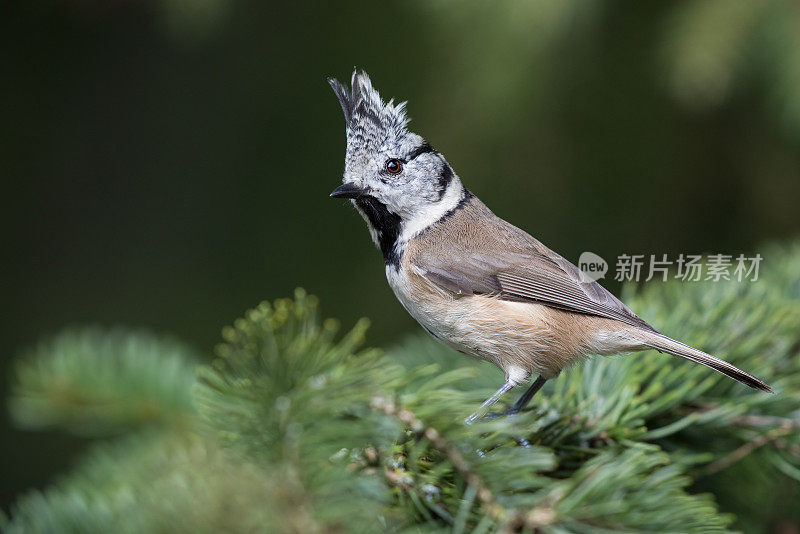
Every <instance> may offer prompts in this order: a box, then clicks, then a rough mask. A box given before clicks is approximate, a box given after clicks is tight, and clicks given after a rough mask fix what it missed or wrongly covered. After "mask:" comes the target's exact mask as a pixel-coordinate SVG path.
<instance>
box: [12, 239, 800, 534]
mask: <svg viewBox="0 0 800 534" xmlns="http://www.w3.org/2000/svg"><path fill="white" fill-rule="evenodd" d="M762 255H763V256H764V258H765V260H764V267H763V274H762V276H761V278H760V279H759V280H758V281H757V282H745V283H741V282H717V283H711V282H709V283H693V284H688V283H679V282H667V283H663V284H654V285H648V286H647V287H646V288H645V289H644V290H642V291H640V292H638V293H636V294H632V293H633V291H632V289H633V288H627V289H628V290H629V291H628V292H629V293H631V294H630V295H628V298H627V299H626V300H627V301H628V303H629V304H630V306H631V308H632V309H633V310H635V311H636V312H637V313H638V314H640V315H641V316H642V317H643V318H645V319H646V320H648V321H649V322H651V323H652V324H654V325H657V326H658V327H659V329H660V330H661V331H663V332H664V333H665V334H667V335H670V336H672V337H675V338H677V339H681V340H684V341H686V342H688V343H690V344H692V345H695V346H698V347H702V348H703V349H704V350H706V351H708V352H710V353H712V354H717V355H719V356H721V357H723V358H725V359H727V360H729V361H731V362H732V363H734V364H736V365H740V366H741V367H743V368H745V369H747V370H748V371H751V372H752V373H754V374H756V375H757V376H760V377H762V378H764V379H766V380H767V381H768V382H770V384H771V385H772V386H773V387H774V389H775V391H776V393H775V394H774V395H768V394H764V393H761V392H757V391H754V390H750V389H747V388H745V387H743V386H741V385H739V384H737V383H735V382H733V381H731V380H729V379H727V378H725V377H723V376H721V375H718V374H716V373H713V372H712V371H710V370H708V369H706V368H703V367H700V366H696V365H692V364H690V363H688V362H684V361H682V360H680V359H678V358H672V357H669V356H666V355H661V354H658V353H655V352H650V353H645V354H637V355H635V356H620V357H611V358H605V359H603V358H599V357H597V358H594V359H592V360H590V361H589V362H587V363H586V364H585V365H583V366H581V367H580V368H576V369H571V370H568V371H566V372H564V373H562V375H561V376H560V377H559V378H558V379H556V380H553V381H550V382H548V383H547V384H546V385H545V387H544V389H543V391H542V392H540V394H539V395H538V396H537V397H536V398H535V401H534V402H533V407H532V408H530V409H529V410H527V411H525V412H524V413H522V414H520V415H518V416H515V417H510V418H505V419H502V418H499V419H494V420H483V421H480V422H478V423H476V424H474V425H472V426H466V425H464V424H463V420H464V417H465V416H466V415H468V414H469V413H470V412H471V411H472V410H473V409H474V408H475V406H476V405H477V404H478V403H479V402H480V401H481V400H482V399H483V398H485V397H486V396H487V394H488V393H490V392H491V391H492V390H493V389H494V388H495V387H496V386H497V384H498V383H499V382H500V381H501V378H502V377H501V376H500V373H499V372H498V371H497V370H495V369H494V368H492V367H490V366H488V365H486V364H481V363H478V362H473V361H472V360H469V359H467V358H464V356H462V355H460V354H457V353H455V352H453V351H451V350H449V349H447V348H444V347H442V346H441V345H439V344H437V343H436V342H435V341H433V340H429V339H427V338H424V337H421V336H415V337H411V338H409V339H407V340H406V341H405V342H403V343H401V344H400V345H398V346H396V347H392V348H389V349H387V350H385V351H379V350H374V349H367V350H364V349H361V348H360V347H361V346H362V344H363V341H364V335H365V332H366V329H367V322H366V321H365V320H362V321H361V322H359V323H358V324H357V325H356V326H355V327H354V328H353V329H352V330H350V331H349V332H348V333H346V334H345V335H344V336H341V337H337V331H338V325H337V323H336V321H333V320H321V319H320V318H319V317H318V311H317V310H318V306H317V302H316V299H315V298H314V297H312V296H308V295H306V294H305V293H304V292H303V291H302V290H298V291H297V292H296V293H295V296H294V299H285V300H278V301H275V302H274V303H262V304H261V305H259V306H258V307H256V308H255V309H253V310H251V311H249V312H247V313H246V314H245V316H244V317H243V318H241V319H238V320H237V321H235V323H234V325H233V326H232V327H228V328H226V329H225V330H224V331H223V343H222V344H220V345H219V347H218V348H217V350H216V358H215V359H214V360H213V362H212V363H211V364H209V365H199V367H198V364H197V362H199V361H201V359H200V358H199V357H198V356H197V355H195V354H193V353H192V351H191V350H189V349H187V348H186V347H184V346H183V345H182V344H181V343H179V342H177V341H174V340H170V339H165V338H159V337H156V336H152V335H150V334H147V333H142V332H131V331H123V330H110V331H109V330H100V329H85V330H71V331H68V332H65V333H63V334H61V335H58V336H56V337H55V338H53V339H51V340H48V341H46V342H43V343H41V344H40V345H38V346H36V347H34V348H32V349H31V350H30V351H28V352H27V353H25V354H23V355H21V357H20V359H19V362H18V366H17V369H16V377H15V389H14V394H13V397H12V398H11V399H10V408H11V411H12V413H13V415H14V417H15V419H16V421H18V423H19V424H20V425H22V426H25V427H28V428H44V427H51V428H52V427H56V428H61V429H63V430H64V431H67V432H72V433H77V434H81V435H90V436H97V437H103V438H104V439H103V440H102V441H98V442H97V443H96V444H95V445H94V446H92V447H91V449H90V450H89V451H87V453H86V454H85V457H84V459H83V460H82V462H81V463H80V464H79V465H77V466H76V467H75V468H74V469H73V470H72V472H70V473H69V474H67V475H66V476H64V477H63V478H61V479H60V480H58V481H57V482H55V483H54V484H53V485H52V486H50V487H48V488H46V489H43V490H41V491H34V492H30V493H28V494H26V495H23V496H22V497H20V498H19V500H18V501H17V502H16V504H14V506H13V507H12V509H11V510H10V513H9V515H8V516H7V517H3V518H2V519H0V524H1V525H2V528H3V531H5V532H111V531H114V532H189V531H191V532H219V531H226V532H376V531H390V532H395V531H396V532H404V531H413V532H441V531H452V532H498V531H499V532H533V531H537V532H550V533H563V532H632V531H634V532H635V531H650V532H651V531H659V532H724V531H727V530H729V529H745V530H749V531H758V530H761V529H764V528H766V527H767V526H768V522H769V521H771V520H774V519H775V518H779V519H780V520H783V521H792V522H800V512H798V508H800V507H797V506H796V503H797V502H799V500H800V491H799V490H798V488H799V487H800V349H799V347H800V282H799V281H798V280H799V278H798V275H797V273H798V272H800V246H798V245H791V246H783V247H778V246H773V247H770V248H767V249H765V250H764V251H762ZM512 397H513V396H509V399H508V401H509V402H512V401H513V398H512ZM792 503H794V504H795V506H794V507H792ZM791 514H794V515H791Z"/></svg>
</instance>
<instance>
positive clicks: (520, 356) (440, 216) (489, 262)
mask: <svg viewBox="0 0 800 534" xmlns="http://www.w3.org/2000/svg"><path fill="white" fill-rule="evenodd" d="M328 82H329V84H330V86H331V87H332V88H333V91H334V93H335V94H336V96H337V98H338V100H339V103H340V104H341V107H342V111H343V112H344V118H345V135H346V152H345V164H344V172H343V177H342V185H340V186H338V187H337V188H336V189H334V190H333V192H332V193H330V196H331V197H333V198H340V199H349V200H350V202H351V203H352V204H353V206H354V207H355V209H356V210H357V211H358V213H359V214H361V216H362V217H363V218H364V220H365V221H366V223H367V228H368V230H369V233H370V235H371V237H372V240H373V242H374V243H375V245H376V246H377V248H378V249H379V250H380V251H381V253H382V255H383V261H384V265H385V270H386V278H387V280H388V282H389V286H390V287H391V288H392V290H393V292H394V294H395V296H396V297H397V299H398V300H399V301H400V303H401V304H402V305H403V307H404V308H405V309H406V310H407V311H408V313H409V314H410V315H411V316H412V317H413V318H414V319H416V320H417V322H419V323H420V324H421V325H422V327H423V328H424V329H425V330H427V332H428V333H429V334H430V335H431V336H433V337H434V338H436V339H437V340H439V341H440V342H442V343H444V344H445V345H447V346H450V347H452V348H454V349H456V350H458V351H460V352H462V353H464V354H467V355H469V356H472V357H474V358H477V359H479V360H485V361H488V362H491V363H493V364H495V365H497V366H498V367H499V368H500V369H502V371H503V372H504V374H505V382H504V383H503V385H502V386H500V388H499V389H498V390H497V391H496V392H495V393H494V394H493V395H491V396H490V397H489V398H488V399H486V401H485V402H483V404H481V406H480V407H479V409H478V410H477V411H475V412H474V413H473V414H472V415H470V416H469V417H467V419H466V422H467V423H472V422H474V421H476V420H478V419H480V418H483V417H494V416H500V415H504V416H510V415H514V414H516V413H519V412H520V411H522V410H523V409H524V408H525V407H526V406H527V405H528V403H529V402H530V400H531V399H532V398H533V396H534V395H535V394H536V392H537V391H539V389H541V387H542V386H543V385H544V383H545V382H546V381H547V380H550V379H552V378H555V377H556V376H558V375H559V373H560V372H561V371H562V370H563V369H565V368H567V367H570V366H572V365H574V364H576V363H577V362H580V361H582V360H584V359H585V358H587V357H588V356H590V355H593V354H594V355H603V356H605V355H611V354H618V353H632V352H638V351H643V350H648V349H656V350H658V351H659V352H665V353H668V354H672V355H675V356H679V357H681V358H685V359H686V360H689V361H692V362H695V363H699V364H701V365H705V366H706V367H709V368H711V369H713V370H715V371H718V372H720V373H722V374H724V375H726V376H728V377H730V378H732V379H734V380H737V381H739V382H741V383H742V384H744V385H747V386H749V387H751V388H755V389H758V390H762V391H765V392H771V391H772V390H771V388H770V386H769V385H767V384H766V383H765V382H763V381H762V380H760V379H759V378H756V377H755V376H753V375H751V374H749V373H746V372H745V371H742V370H741V369H738V368H737V367H735V366H733V365H731V364H730V363H728V362H726V361H724V360H721V359H719V358H717V357H714V356H712V355H710V354H707V353H705V352H703V351H701V350H698V349H696V348H693V347H690V346H689V345H685V344H683V343H681V342H679V341H676V340H674V339H671V338H669V337H667V336H665V335H663V334H661V333H660V332H658V331H657V330H656V329H655V328H654V327H652V326H651V325H650V324H648V323H647V322H646V321H644V320H643V319H641V318H640V317H638V316H637V315H636V314H635V313H633V312H632V311H631V310H630V309H629V308H628V307H627V306H626V305H625V304H623V303H622V302H621V301H620V300H619V299H618V298H617V297H615V296H614V295H613V294H611V293H610V292H609V291H608V290H606V289H605V288H604V287H603V286H601V285H600V284H599V283H597V282H596V281H595V280H593V279H591V278H589V277H588V276H586V275H584V274H583V273H582V271H580V270H579V269H578V268H577V267H576V266H575V265H573V264H572V263H570V262H569V261H568V260H566V259H564V258H563V257H562V256H560V255H559V254H557V253H556V252H553V251H552V250H550V249H549V248H548V247H546V246H545V245H543V244H542V243H541V242H540V241H539V240H537V239H536V238H534V237H532V236H531V235H529V234H528V233H527V232H525V231H523V230H521V229H519V228H517V227H516V226H513V225H512V224H510V223H509V222H506V221H505V220H504V219H502V218H500V217H498V216H497V215H495V214H494V213H493V212H492V211H491V210H490V209H489V208H488V207H486V205H485V204H484V203H483V202H481V201H480V199H478V197H477V196H475V195H474V194H473V193H472V192H470V191H469V190H468V189H467V188H466V187H464V185H463V184H462V182H461V180H460V178H459V177H458V175H457V174H456V173H455V171H454V170H453V168H452V167H451V166H450V164H449V163H448V161H447V160H446V159H445V157H444V155H442V154H441V153H440V152H439V151H437V150H436V149H434V148H433V146H432V145H431V144H430V143H429V142H428V141H426V140H425V139H424V138H423V137H422V136H420V135H418V134H416V133H414V132H411V131H410V130H409V129H408V123H409V120H410V119H409V118H408V116H407V113H406V104H407V103H406V102H402V103H398V104H395V102H394V99H391V100H389V101H388V102H384V101H383V100H382V98H381V96H380V94H379V93H378V91H377V90H376V89H375V88H374V87H373V86H372V82H371V80H370V78H369V76H368V75H367V73H366V72H364V71H359V70H358V69H356V70H354V72H353V74H352V77H351V80H350V87H349V88H348V87H346V86H345V85H344V84H342V83H341V82H339V81H338V80H336V79H334V78H329V79H328ZM534 376H536V379H535V380H534V381H533V383H530V382H531V379H532V378H533V377H534ZM525 384H530V386H529V387H528V388H527V389H526V391H525V392H524V393H523V394H522V396H521V397H520V398H519V400H518V401H517V402H516V403H514V404H513V405H512V406H511V407H510V408H509V409H508V410H506V411H505V412H502V413H489V409H490V408H491V407H492V405H494V404H495V403H496V402H497V401H498V400H499V399H500V398H501V397H503V396H504V395H505V394H506V393H508V392H509V391H510V390H512V389H513V388H515V387H517V386H521V385H525Z"/></svg>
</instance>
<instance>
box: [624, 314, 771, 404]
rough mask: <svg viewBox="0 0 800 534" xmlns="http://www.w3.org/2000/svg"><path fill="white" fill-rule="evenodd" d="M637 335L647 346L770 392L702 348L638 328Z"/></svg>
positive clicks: (745, 374) (768, 387)
mask: <svg viewBox="0 0 800 534" xmlns="http://www.w3.org/2000/svg"><path fill="white" fill-rule="evenodd" d="M637 337H638V338H639V339H640V340H642V342H643V343H644V344H645V345H647V346H648V347H652V348H654V349H656V350H659V351H662V352H668V353H669V354H673V355H675V356H680V357H681V358H686V359H687V360H689V361H692V362H695V363H699V364H700V365H705V366H706V367H710V368H711V369H714V370H715V371H718V372H720V373H722V374H723V375H725V376H729V377H731V378H733V379H734V380H736V381H738V382H741V383H742V384H744V385H746V386H750V387H751V388H753V389H760V390H761V391H766V392H768V393H772V388H771V387H770V386H769V384H767V383H766V382H764V381H763V380H760V379H758V378H756V377H754V376H753V375H751V374H750V373H745V372H744V371H742V370H741V369H739V368H738V367H735V366H733V365H731V364H729V363H728V362H726V361H724V360H720V359H719V358H716V357H714V356H712V355H710V354H706V353H705V352H703V351H702V350H697V349H695V348H694V347H690V346H689V345H684V344H683V343H681V342H680V341H675V340H674V339H670V338H668V337H667V336H665V335H662V334H659V333H656V332H644V331H641V330H640V331H638V332H637Z"/></svg>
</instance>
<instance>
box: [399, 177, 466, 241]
mask: <svg viewBox="0 0 800 534" xmlns="http://www.w3.org/2000/svg"><path fill="white" fill-rule="evenodd" d="M463 198H464V188H463V186H462V185H461V181H460V180H459V179H458V178H457V177H455V176H453V179H452V180H451V181H450V183H449V184H448V186H447V189H446V190H445V193H444V195H443V196H442V199H441V200H439V201H438V202H432V203H429V202H425V201H423V202H424V204H423V205H422V206H421V207H420V209H419V211H417V212H416V213H415V214H414V217H413V218H411V219H410V220H407V221H405V222H404V223H403V229H402V231H401V232H400V238H399V239H398V242H399V243H407V242H408V240H409V239H411V238H412V237H414V236H415V235H417V234H418V233H420V232H421V231H423V230H424V229H426V228H427V227H429V226H430V225H432V224H433V223H435V222H436V221H438V220H439V219H441V218H442V217H443V216H444V214H445V213H447V212H448V211H450V210H452V209H453V208H455V207H456V206H458V203H459V202H461V200H462V199H463Z"/></svg>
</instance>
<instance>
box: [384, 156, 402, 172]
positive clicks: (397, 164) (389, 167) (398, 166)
mask: <svg viewBox="0 0 800 534" xmlns="http://www.w3.org/2000/svg"><path fill="white" fill-rule="evenodd" d="M402 170H403V163H402V162H401V161H400V160H399V159H390V160H387V161H386V172H388V173H389V174H400V171H402Z"/></svg>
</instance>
